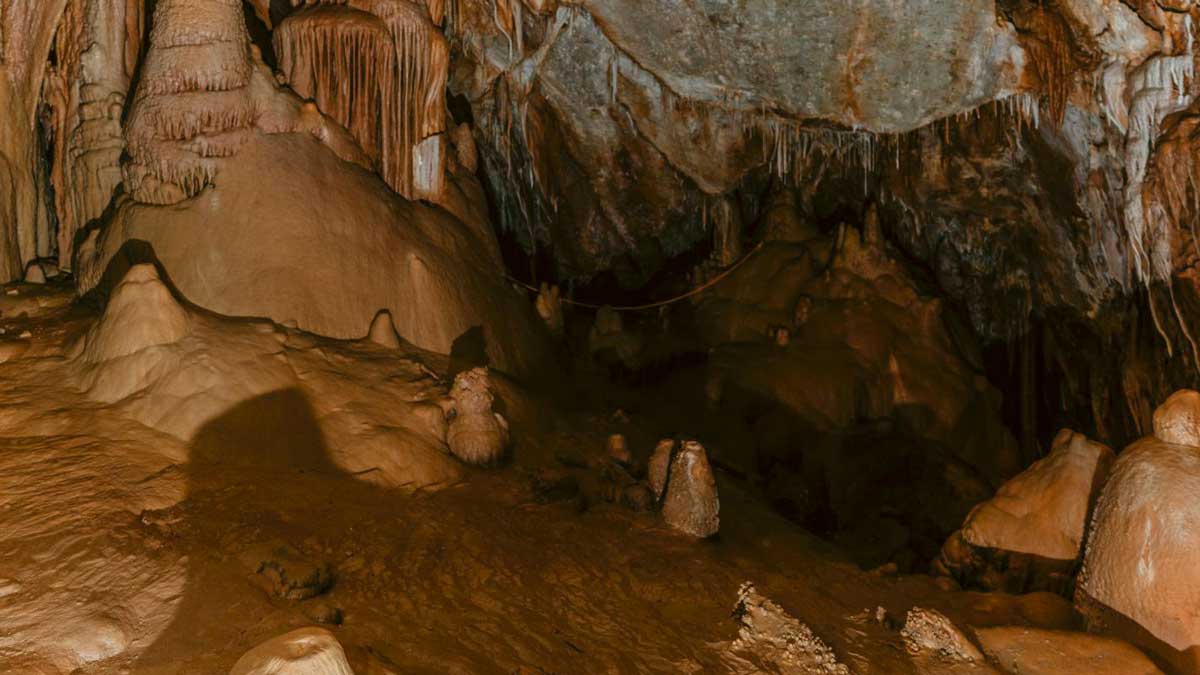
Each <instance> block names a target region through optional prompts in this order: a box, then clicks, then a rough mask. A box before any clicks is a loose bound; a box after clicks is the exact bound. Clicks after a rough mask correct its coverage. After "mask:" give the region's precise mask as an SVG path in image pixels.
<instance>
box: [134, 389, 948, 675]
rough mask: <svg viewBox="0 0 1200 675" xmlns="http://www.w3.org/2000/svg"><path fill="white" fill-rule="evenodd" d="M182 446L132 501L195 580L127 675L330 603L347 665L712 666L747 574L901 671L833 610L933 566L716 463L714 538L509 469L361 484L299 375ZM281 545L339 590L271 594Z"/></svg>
mask: <svg viewBox="0 0 1200 675" xmlns="http://www.w3.org/2000/svg"><path fill="white" fill-rule="evenodd" d="M601 440H602V436H601V435H599V434H597V435H596V436H595V437H594V438H592V439H589V442H591V441H594V442H596V443H600V442H601ZM530 442H533V443H545V442H552V441H548V440H545V439H541V440H531V441H530ZM190 452H191V455H190V458H191V459H190V461H189V462H188V464H187V466H186V471H187V497H186V498H185V500H184V501H183V502H181V503H180V504H178V505H176V506H174V507H171V508H170V509H166V510H165V511H163V512H154V513H149V514H144V515H143V523H144V524H145V526H146V527H147V528H148V529H149V530H151V531H152V532H151V534H149V535H148V539H151V540H158V541H162V542H166V544H165V545H166V546H167V547H169V548H171V549H173V550H176V551H178V552H179V553H181V554H182V555H185V556H186V560H187V563H186V570H187V580H186V584H185V586H184V590H183V591H182V593H181V594H180V596H179V597H178V598H175V599H172V600H168V602H172V603H174V606H175V608H174V618H173V620H172V621H171V622H170V623H169V625H167V627H166V628H165V629H164V630H163V631H162V632H161V633H160V634H159V635H158V636H157V638H156V639H155V641H154V642H153V644H150V645H149V646H148V647H147V648H145V649H144V651H142V653H141V654H140V656H139V657H138V659H137V660H136V662H135V663H134V664H132V666H133V668H132V672H136V673H151V674H154V673H173V674H188V673H197V674H199V673H218V672H228V669H229V668H230V667H231V665H232V664H233V662H234V661H236V660H237V658H238V657H240V655H241V654H243V653H244V652H245V651H247V650H248V649H249V648H250V647H252V646H254V645H256V644H258V643H260V642H262V641H264V640H267V639H269V638H271V637H274V636H277V635H280V634H282V633H284V632H287V631H288V630H292V629H295V628H298V627H301V626H306V625H315V624H318V623H320V622H322V621H327V620H328V619H329V618H330V617H332V616H335V615H336V614H338V613H340V614H341V618H342V620H343V621H342V623H341V625H340V626H329V628H330V629H331V630H333V631H334V633H335V635H336V636H337V637H338V639H339V641H341V643H342V644H343V646H344V647H345V648H346V651H347V655H348V658H349V659H350V662H351V665H352V666H353V667H354V668H355V669H356V672H369V671H368V670H367V666H368V663H369V661H370V660H371V659H375V660H376V662H382V663H389V662H390V663H394V664H400V665H399V666H398V667H397V670H396V672H405V673H413V672H431V673H432V672H439V673H440V672H500V671H506V672H513V669H515V668H519V667H520V666H534V667H537V668H541V669H543V670H544V671H545V672H591V671H594V670H598V669H604V668H616V669H618V670H620V671H622V672H645V671H647V670H651V671H669V672H681V671H688V670H692V671H694V672H700V671H707V672H712V671H713V670H714V669H715V670H719V669H720V666H719V662H718V661H717V650H716V649H715V648H714V647H713V645H714V644H717V643H719V642H721V641H727V640H729V639H731V638H732V637H733V635H734V634H735V628H736V627H735V624H734V623H733V622H731V621H730V620H729V618H728V617H729V611H730V608H731V607H732V605H733V601H734V599H735V598H736V594H737V589H738V587H739V585H740V584H741V583H743V582H744V581H747V580H753V581H754V582H755V583H756V584H757V585H758V586H759V588H762V589H764V591H765V592H769V593H770V594H771V595H772V597H774V598H775V599H776V600H777V601H779V602H782V603H784V604H785V605H786V606H788V607H794V608H797V610H798V611H797V614H798V615H799V616H800V617H801V618H802V619H803V620H805V621H806V622H808V623H810V625H811V626H812V627H813V628H814V630H816V631H818V633H820V634H822V635H823V636H826V639H827V640H828V641H829V642H830V643H831V644H832V645H833V646H834V648H835V649H838V648H839V646H840V647H845V648H849V644H850V643H852V644H853V645H854V647H853V649H854V650H855V652H863V651H864V650H865V652H866V655H869V656H870V657H871V658H873V659H876V660H877V661H878V662H880V663H886V662H889V661H897V667H898V668H899V670H898V671H897V672H905V671H906V668H907V666H906V664H903V663H902V661H903V657H902V656H901V655H896V654H892V652H893V651H894V648H893V647H892V646H890V643H891V642H892V641H893V640H894V636H892V635H891V634H889V633H888V632H887V631H886V630H885V629H883V628H879V630H878V632H879V633H880V634H879V635H873V634H871V635H869V636H868V637H867V638H865V641H864V638H863V636H862V635H860V634H858V633H857V632H849V631H848V629H846V628H845V624H844V622H845V618H844V617H846V616H848V615H849V614H851V613H853V612H854V611H857V610H860V609H861V607H863V606H868V605H870V606H876V605H882V606H885V607H889V609H890V611H893V612H903V611H904V610H905V609H906V608H907V606H908V605H909V604H910V603H911V602H912V600H911V596H913V595H917V596H921V595H928V594H929V593H931V592H935V591H933V586H932V583H931V581H930V580H929V579H927V578H917V577H914V578H910V579H907V580H904V581H901V582H899V583H897V582H896V581H895V580H887V579H882V578H876V577H870V576H869V575H863V574H861V573H858V572H857V571H853V567H851V566H846V565H845V564H844V563H839V562H837V556H836V554H834V553H833V552H832V550H831V549H830V548H829V547H828V546H827V545H826V544H824V543H822V542H820V541H819V540H817V539H815V538H813V537H811V536H809V535H807V534H805V533H803V532H801V531H799V530H798V529H797V528H796V527H794V526H792V525H790V524H788V523H787V522H786V521H785V520H783V519H782V518H780V517H779V516H777V515H775V514H773V513H771V512H769V511H768V510H767V509H764V508H763V507H762V506H761V502H760V500H759V498H758V497H756V496H754V495H751V494H748V493H747V492H745V491H744V490H742V489H740V488H739V487H738V485H737V484H736V483H735V482H731V481H729V480H728V478H727V477H725V476H722V477H721V478H719V480H720V481H721V486H720V489H721V490H722V493H721V496H722V521H723V526H722V534H721V537H720V538H719V539H718V540H715V541H706V542H696V541H694V540H690V539H687V538H681V537H678V536H676V535H673V534H671V533H670V532H669V531H668V530H667V529H666V528H665V526H664V525H662V524H661V521H660V520H659V519H658V518H656V517H655V516H654V515H652V514H634V513H631V512H629V511H626V510H623V509H620V508H619V507H615V506H604V505H599V506H597V507H595V508H591V509H589V510H587V511H586V512H584V513H579V512H578V511H577V510H576V509H575V508H574V507H572V506H570V505H566V504H559V503H551V504H544V503H539V502H538V501H537V500H535V499H532V498H531V495H530V492H529V490H528V484H527V483H526V482H525V481H524V480H523V479H522V478H521V472H522V469H521V468H519V467H513V468H511V469H507V470H504V471H501V472H482V471H481V472H473V473H472V474H471V475H470V476H469V477H468V479H467V481H466V482H465V483H464V484H462V485H460V486H458V487H456V488H452V489H449V490H445V491H442V492H438V493H415V494H411V493H405V492H402V491H396V490H387V489H382V488H379V487H375V486H371V485H368V484H365V483H363V482H360V481H358V480H355V479H354V478H353V477H351V476H348V475H346V474H345V473H344V472H342V471H340V470H339V469H338V468H337V467H336V466H334V465H333V463H332V462H331V461H330V459H329V456H328V453H327V449H326V447H325V442H324V440H323V438H322V432H321V429H320V424H319V421H318V420H317V419H316V418H315V417H314V414H313V409H312V407H311V406H310V404H309V402H308V401H307V400H306V399H305V397H304V395H303V394H302V393H300V392H299V391H297V390H283V391H277V392H273V393H270V394H267V395H264V396H261V397H258V398H256V399H254V400H251V401H248V402H244V403H242V404H239V405H237V406H236V407H234V408H233V409H231V410H229V411H228V412H226V413H225V414H224V415H222V416H220V417H219V418H217V419H214V420H212V421H211V422H209V423H208V424H206V425H205V426H204V427H203V428H202V430H201V431H200V432H199V433H198V434H197V435H196V436H195V438H194V439H193V440H192V442H191V444H190ZM280 547H286V548H288V549H289V550H290V551H292V554H294V556H295V557H297V558H299V559H300V560H301V563H300V564H301V566H303V565H304V564H307V563H311V564H314V565H321V564H325V563H327V564H328V565H329V569H330V571H331V573H332V586H331V587H330V588H329V589H328V590H327V591H326V592H323V593H320V594H318V595H317V596H316V597H312V598H308V599H303V600H293V599H286V598H282V597H276V596H273V595H272V594H271V593H270V592H269V591H268V590H266V589H267V588H268V587H269V585H266V586H264V575H263V574H260V573H257V572H256V570H255V567H257V566H259V565H260V563H261V561H262V560H263V559H264V558H262V555H261V553H262V551H264V550H266V551H277V550H278V549H279V548H280ZM267 557H268V558H269V557H270V556H269V555H268V556H267ZM285 563H286V561H285ZM897 589H900V590H899V591H898V590H897ZM861 630H862V628H861V627H859V628H856V629H855V631H861ZM867 630H868V632H869V633H870V632H872V631H873V630H874V629H873V628H870V627H868V629H867ZM848 641H849V642H848ZM889 654H891V655H890V656H889Z"/></svg>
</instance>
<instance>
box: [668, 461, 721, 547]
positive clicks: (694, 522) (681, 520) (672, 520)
mask: <svg viewBox="0 0 1200 675" xmlns="http://www.w3.org/2000/svg"><path fill="white" fill-rule="evenodd" d="M720 510H721V503H720V500H719V499H718V498H717V482H716V479H715V478H714V477H713V472H712V467H710V466H709V464H708V454H707V453H705V451H704V447H703V446H701V445H700V444H699V443H697V442H695V441H684V442H683V444H682V446H681V447H680V448H679V451H678V452H677V453H676V454H675V458H674V459H672V460H671V473H670V478H669V479H668V481H667V493H666V496H665V497H664V501H663V510H662V514H663V520H665V521H666V522H667V524H668V525H670V526H671V527H673V528H675V529H677V530H679V531H680V532H683V533H684V534H687V535H691V536H693V537H701V538H703V537H711V536H713V535H714V534H716V533H717V530H718V529H719V528H720V526H721V519H720Z"/></svg>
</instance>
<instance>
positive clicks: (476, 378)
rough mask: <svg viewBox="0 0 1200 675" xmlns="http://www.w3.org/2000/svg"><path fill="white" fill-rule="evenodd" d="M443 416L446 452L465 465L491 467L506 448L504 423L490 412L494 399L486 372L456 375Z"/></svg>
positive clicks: (485, 370) (506, 424) (497, 414)
mask: <svg viewBox="0 0 1200 675" xmlns="http://www.w3.org/2000/svg"><path fill="white" fill-rule="evenodd" d="M450 398H451V400H452V401H453V403H452V404H451V406H450V409H449V411H448V412H447V414H446V419H447V421H448V422H449V428H448V430H447V434H446V442H447V444H448V445H449V446H450V452H451V453H452V454H453V455H454V456H455V457H457V458H459V459H461V460H462V461H464V462H466V463H468V464H495V463H496V462H497V461H499V460H500V458H501V456H502V455H503V454H504V448H505V447H506V446H507V445H508V421H507V420H505V419H504V418H503V417H502V416H501V415H500V414H499V413H496V412H493V411H492V405H493V403H494V402H495V396H494V395H493V394H492V383H491V379H490V377H489V375H488V371H487V369H486V368H475V369H472V370H468V371H466V372H463V373H459V375H458V376H457V377H455V378H454V386H453V387H452V388H451V390H450Z"/></svg>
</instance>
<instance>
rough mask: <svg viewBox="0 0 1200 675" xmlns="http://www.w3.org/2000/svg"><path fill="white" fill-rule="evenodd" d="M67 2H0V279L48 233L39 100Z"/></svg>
mask: <svg viewBox="0 0 1200 675" xmlns="http://www.w3.org/2000/svg"><path fill="white" fill-rule="evenodd" d="M66 1H67V0H0V280H3V281H10V280H13V279H17V278H20V277H21V275H22V273H23V272H24V267H25V263H27V262H28V261H30V260H32V259H33V258H35V257H36V256H37V243H38V232H39V231H41V232H43V233H45V232H47V231H48V228H49V217H50V214H49V212H48V209H47V208H46V202H47V199H46V195H47V188H46V185H45V184H44V181H43V180H42V179H41V173H42V172H41V170H40V161H41V158H40V155H41V153H40V152H39V143H40V138H39V133H38V123H37V112H38V102H39V99H40V96H41V89H42V79H43V77H44V76H45V72H46V65H47V61H48V59H49V54H50V44H51V40H52V39H53V37H54V31H55V27H56V26H57V25H58V21H59V17H61V16H62V13H63V9H64V7H65V6H66Z"/></svg>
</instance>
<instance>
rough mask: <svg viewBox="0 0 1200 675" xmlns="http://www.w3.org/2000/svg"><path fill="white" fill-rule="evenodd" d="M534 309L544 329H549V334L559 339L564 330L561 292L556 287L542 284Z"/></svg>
mask: <svg viewBox="0 0 1200 675" xmlns="http://www.w3.org/2000/svg"><path fill="white" fill-rule="evenodd" d="M535 307H536V309H537V313H538V316H540V317H541V318H542V321H543V322H544V323H545V324H546V328H548V329H550V334H551V335H553V336H554V337H556V338H560V339H561V338H562V337H563V334H564V331H565V330H566V322H565V320H564V318H563V305H562V292H561V291H560V290H559V288H558V286H551V285H550V284H542V287H541V290H539V291H538V296H537V301H536V304H535Z"/></svg>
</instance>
